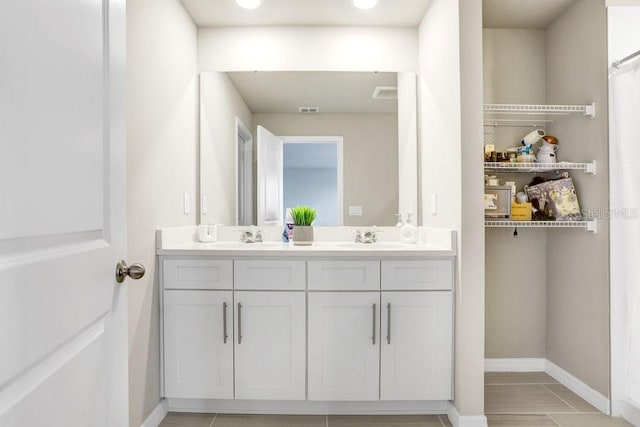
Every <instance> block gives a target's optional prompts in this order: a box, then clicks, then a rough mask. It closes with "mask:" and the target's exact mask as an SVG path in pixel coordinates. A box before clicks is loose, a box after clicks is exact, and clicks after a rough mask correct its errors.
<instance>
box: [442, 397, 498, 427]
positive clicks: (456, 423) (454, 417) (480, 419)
mask: <svg viewBox="0 0 640 427" xmlns="http://www.w3.org/2000/svg"><path fill="white" fill-rule="evenodd" d="M447 416H448V417H449V421H451V424H453V427H488V424H487V417H485V416H484V415H460V412H458V408H456V407H455V406H453V403H449V406H448V407H447Z"/></svg>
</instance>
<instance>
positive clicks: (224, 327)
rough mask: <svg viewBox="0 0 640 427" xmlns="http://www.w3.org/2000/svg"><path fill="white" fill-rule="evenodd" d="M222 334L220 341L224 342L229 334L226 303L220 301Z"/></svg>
mask: <svg viewBox="0 0 640 427" xmlns="http://www.w3.org/2000/svg"><path fill="white" fill-rule="evenodd" d="M222 334H223V341H222V342H224V343H225V344H226V343H227V338H229V336H228V335H227V303H226V302H223V303H222Z"/></svg>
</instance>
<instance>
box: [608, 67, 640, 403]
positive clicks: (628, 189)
mask: <svg viewBox="0 0 640 427" xmlns="http://www.w3.org/2000/svg"><path fill="white" fill-rule="evenodd" d="M609 87H610V120H609V123H610V163H609V164H610V188H611V194H610V197H611V199H610V205H611V212H610V213H611V292H612V293H611V298H612V313H611V316H612V325H613V328H612V331H613V333H612V347H613V348H612V350H613V351H612V356H613V358H614V366H615V363H616V362H621V365H622V366H618V367H617V369H619V371H618V375H617V378H618V379H619V380H620V381H621V382H622V384H619V386H620V387H619V390H620V391H621V392H622V393H623V394H624V395H625V396H621V397H622V398H623V399H624V400H626V401H628V402H629V403H631V404H633V405H634V406H635V407H636V408H639V407H640V60H635V61H631V62H630V63H628V64H626V65H623V66H621V67H620V68H619V69H616V68H612V70H611V73H610V75H609ZM616 352H617V353H616Z"/></svg>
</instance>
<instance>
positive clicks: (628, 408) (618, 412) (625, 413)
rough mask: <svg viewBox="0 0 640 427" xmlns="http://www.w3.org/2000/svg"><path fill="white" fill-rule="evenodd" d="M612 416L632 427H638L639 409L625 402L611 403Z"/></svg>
mask: <svg viewBox="0 0 640 427" xmlns="http://www.w3.org/2000/svg"><path fill="white" fill-rule="evenodd" d="M611 409H612V412H613V413H612V415H613V416H614V417H622V418H624V419H625V420H627V421H629V422H630V423H631V424H633V425H634V426H640V408H639V407H637V406H635V405H634V404H633V403H631V402H627V401H626V400H618V401H614V402H612V405H611Z"/></svg>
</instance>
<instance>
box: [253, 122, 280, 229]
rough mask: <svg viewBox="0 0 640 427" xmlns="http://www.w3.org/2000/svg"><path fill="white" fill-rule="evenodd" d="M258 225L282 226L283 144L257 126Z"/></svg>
mask: <svg viewBox="0 0 640 427" xmlns="http://www.w3.org/2000/svg"><path fill="white" fill-rule="evenodd" d="M257 133H258V138H257V139H258V225H282V224H284V221H283V215H284V212H283V211H284V196H283V193H284V177H283V173H284V172H283V170H284V169H283V150H284V148H283V143H282V140H281V139H280V138H278V137H277V136H275V135H274V134H272V133H271V132H269V131H268V130H267V129H265V128H263V127H262V126H258V132H257Z"/></svg>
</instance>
